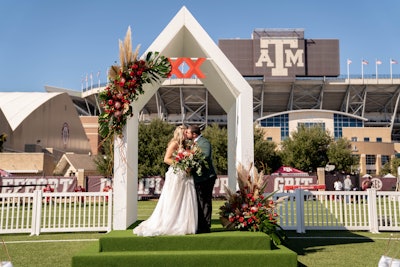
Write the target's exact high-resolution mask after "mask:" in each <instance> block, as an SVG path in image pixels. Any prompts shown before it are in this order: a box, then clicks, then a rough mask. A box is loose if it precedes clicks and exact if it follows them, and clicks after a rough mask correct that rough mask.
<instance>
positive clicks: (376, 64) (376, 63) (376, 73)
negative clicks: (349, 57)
mask: <svg viewBox="0 0 400 267" xmlns="http://www.w3.org/2000/svg"><path fill="white" fill-rule="evenodd" d="M375 75H376V81H378V59H375Z"/></svg>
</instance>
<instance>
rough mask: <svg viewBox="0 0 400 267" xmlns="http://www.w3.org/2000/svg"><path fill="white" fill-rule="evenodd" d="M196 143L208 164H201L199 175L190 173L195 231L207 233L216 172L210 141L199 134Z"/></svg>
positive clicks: (209, 225)
mask: <svg viewBox="0 0 400 267" xmlns="http://www.w3.org/2000/svg"><path fill="white" fill-rule="evenodd" d="M196 144H197V146H198V147H199V148H200V149H201V152H202V153H203V154H204V156H205V159H206V162H207V164H208V166H202V169H201V171H202V174H201V176H199V175H197V174H196V172H195V171H194V172H193V173H192V174H193V179H194V185H195V188H196V194H197V203H198V211H199V218H198V230H197V233H209V232H210V227H211V213H212V191H213V188H214V183H215V179H216V178H217V174H216V173H215V169H214V165H213V163H212V149H211V144H210V142H209V141H208V140H207V139H206V138H205V137H203V136H201V135H200V136H199V138H198V139H197V140H196Z"/></svg>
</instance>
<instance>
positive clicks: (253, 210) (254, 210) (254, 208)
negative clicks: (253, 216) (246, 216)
mask: <svg viewBox="0 0 400 267" xmlns="http://www.w3.org/2000/svg"><path fill="white" fill-rule="evenodd" d="M250 211H251V212H252V213H256V212H257V211H258V208H257V207H251V208H250Z"/></svg>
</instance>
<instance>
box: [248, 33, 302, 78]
mask: <svg viewBox="0 0 400 267" xmlns="http://www.w3.org/2000/svg"><path fill="white" fill-rule="evenodd" d="M272 49H275V50H274V51H273V52H275V53H270V51H271V50H272ZM270 54H275V58H273V59H271V57H270ZM303 55H304V49H299V40H298V39H296V38H261V39H260V57H259V58H258V61H257V62H256V63H255V66H256V67H265V66H266V67H267V68H271V75H272V76H288V68H290V67H293V66H296V67H304V62H303Z"/></svg>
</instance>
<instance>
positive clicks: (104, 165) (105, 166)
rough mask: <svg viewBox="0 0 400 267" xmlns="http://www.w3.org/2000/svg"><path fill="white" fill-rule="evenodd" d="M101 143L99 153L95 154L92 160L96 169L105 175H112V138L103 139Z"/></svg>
mask: <svg viewBox="0 0 400 267" xmlns="http://www.w3.org/2000/svg"><path fill="white" fill-rule="evenodd" d="M100 145H101V153H99V154H98V155H97V157H96V158H95V159H94V162H95V163H96V166H97V171H98V172H100V173H101V174H102V175H104V176H106V177H113V174H114V140H112V139H111V138H107V139H104V140H103V142H102V143H101V144H100Z"/></svg>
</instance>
